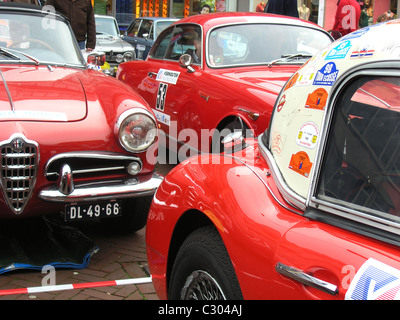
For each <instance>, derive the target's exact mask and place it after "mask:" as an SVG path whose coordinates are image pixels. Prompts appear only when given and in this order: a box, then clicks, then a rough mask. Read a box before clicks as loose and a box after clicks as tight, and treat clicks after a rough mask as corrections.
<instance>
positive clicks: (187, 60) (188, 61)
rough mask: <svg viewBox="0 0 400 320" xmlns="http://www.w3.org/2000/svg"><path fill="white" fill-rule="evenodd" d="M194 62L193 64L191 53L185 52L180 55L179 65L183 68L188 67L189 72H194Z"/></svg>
mask: <svg viewBox="0 0 400 320" xmlns="http://www.w3.org/2000/svg"><path fill="white" fill-rule="evenodd" d="M192 64H193V58H192V56H191V55H190V54H187V53H184V54H183V55H181V56H180V57H179V65H180V66H181V67H182V68H185V69H187V70H188V71H189V72H194V69H193V67H192Z"/></svg>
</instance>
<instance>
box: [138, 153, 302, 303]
mask: <svg viewBox="0 0 400 320" xmlns="http://www.w3.org/2000/svg"><path fill="white" fill-rule="evenodd" d="M217 163H219V164H218V165H216V164H217ZM256 170H258V169H257V168H255V167H251V166H248V165H245V164H244V163H243V162H241V161H240V160H236V159H235V158H232V157H230V156H226V155H225V156H224V155H203V156H200V157H193V158H190V159H189V160H187V161H185V162H182V163H181V164H180V165H178V166H177V167H175V168H174V169H173V170H172V171H171V172H170V174H168V175H167V177H166V178H165V179H164V181H163V183H162V184H161V186H160V187H159V188H158V191H157V193H156V195H155V197H154V200H153V203H152V206H151V209H150V212H149V219H148V223H147V228H146V233H147V235H146V237H147V246H148V251H147V252H148V262H149V267H150V271H151V273H152V276H153V283H154V285H155V287H156V289H157V292H158V293H159V295H160V298H166V292H167V279H168V272H169V271H170V268H171V265H172V264H173V260H174V257H175V255H176V252H177V250H178V249H179V246H180V244H181V243H182V241H183V240H184V238H185V237H186V236H187V235H188V234H189V233H190V232H191V231H193V230H194V229H195V228H196V227H201V226H202V225H204V223H208V224H213V225H214V226H215V227H216V229H217V230H218V232H219V234H220V236H221V238H222V240H223V242H224V244H225V246H226V248H227V250H228V253H229V256H230V258H231V261H232V264H233V266H234V268H235V270H236V274H237V276H238V280H239V283H240V284H241V288H242V292H243V295H244V296H245V297H246V296H247V297H249V296H250V295H253V296H254V294H258V293H259V292H260V290H259V288H258V287H259V286H260V283H259V282H257V279H258V281H259V280H260V278H263V279H268V278H270V276H269V275H268V273H271V272H274V271H273V270H274V266H273V265H272V257H273V255H274V252H275V247H276V246H277V244H278V242H279V239H280V238H281V236H282V233H284V232H285V230H287V229H288V228H289V227H290V226H292V225H293V224H294V223H296V222H297V221H298V216H297V215H295V214H293V213H292V216H293V217H292V219H286V218H285V219H284V220H281V219H280V218H279V217H280V215H279V213H280V212H281V211H282V210H283V208H282V207H280V206H279V205H278V204H277V203H276V202H275V201H274V200H273V197H272V195H271V194H270V192H269V190H268V189H267V187H266V185H265V183H264V181H262V179H260V176H259V175H257V174H255V171H256ZM182 221H184V222H185V223H182ZM160 292H161V294H160Z"/></svg>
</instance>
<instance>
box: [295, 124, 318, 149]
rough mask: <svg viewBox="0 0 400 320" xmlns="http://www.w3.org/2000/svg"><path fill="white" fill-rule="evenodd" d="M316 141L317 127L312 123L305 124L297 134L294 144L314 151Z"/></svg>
mask: <svg viewBox="0 0 400 320" xmlns="http://www.w3.org/2000/svg"><path fill="white" fill-rule="evenodd" d="M317 141H318V127H317V125H316V124H315V123H314V122H306V123H305V124H303V125H302V126H301V128H300V129H299V131H298V132H297V138H296V143H297V144H298V145H299V146H302V147H306V148H308V149H314V148H315V146H316V145H317Z"/></svg>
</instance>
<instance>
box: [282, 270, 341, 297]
mask: <svg viewBox="0 0 400 320" xmlns="http://www.w3.org/2000/svg"><path fill="white" fill-rule="evenodd" d="M275 270H276V271H278V272H279V273H280V274H282V275H284V276H287V277H289V278H291V279H293V280H296V281H299V282H300V283H303V284H305V285H308V286H310V287H313V288H315V289H318V290H321V291H323V292H326V293H329V294H331V295H333V296H334V295H337V294H338V293H339V290H338V288H337V286H335V285H334V284H331V283H329V282H326V281H324V280H321V279H318V278H315V277H313V276H311V275H309V274H307V273H305V272H304V271H302V270H300V269H297V268H294V267H289V266H286V265H284V264H282V263H280V262H278V263H277V264H276V266H275Z"/></svg>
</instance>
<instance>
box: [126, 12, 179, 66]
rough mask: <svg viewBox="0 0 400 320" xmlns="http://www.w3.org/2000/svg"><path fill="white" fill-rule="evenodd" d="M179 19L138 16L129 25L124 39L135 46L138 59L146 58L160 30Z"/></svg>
mask: <svg viewBox="0 0 400 320" xmlns="http://www.w3.org/2000/svg"><path fill="white" fill-rule="evenodd" d="M177 20H178V19H173V18H152V17H143V18H137V19H135V20H133V21H132V23H131V24H130V25H129V26H128V28H127V29H126V31H125V35H124V36H122V39H123V40H125V41H127V42H129V43H131V44H132V45H133V46H134V47H135V52H136V58H137V59H143V60H144V59H146V57H147V55H148V53H149V51H150V49H151V47H152V46H153V43H154V41H155V40H156V39H157V36H158V35H159V34H160V32H161V31H163V30H164V29H165V28H166V27H168V26H169V25H170V24H172V23H173V22H175V21H177Z"/></svg>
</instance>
